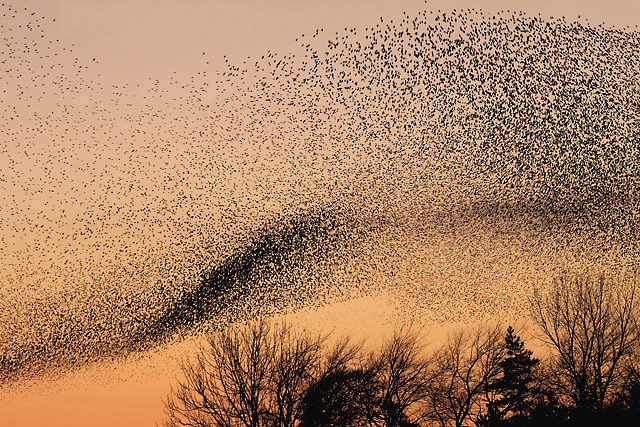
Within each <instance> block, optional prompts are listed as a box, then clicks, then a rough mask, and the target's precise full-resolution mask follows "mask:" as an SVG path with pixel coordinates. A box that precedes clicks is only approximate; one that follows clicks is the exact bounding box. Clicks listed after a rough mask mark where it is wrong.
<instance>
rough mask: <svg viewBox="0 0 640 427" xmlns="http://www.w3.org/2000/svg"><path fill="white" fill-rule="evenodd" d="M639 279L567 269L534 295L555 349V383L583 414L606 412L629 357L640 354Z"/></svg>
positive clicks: (540, 323) (544, 330)
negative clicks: (577, 273)
mask: <svg viewBox="0 0 640 427" xmlns="http://www.w3.org/2000/svg"><path fill="white" fill-rule="evenodd" d="M637 282H638V279H637V276H633V277H631V278H630V279H629V280H624V279H623V278H608V277H605V276H604V275H601V276H600V277H598V278H597V279H594V278H592V277H591V276H588V275H582V276H576V277H574V278H569V277H567V276H566V275H565V276H561V277H560V278H559V279H558V280H556V281H555V283H554V286H553V287H552V288H551V290H550V291H549V292H548V293H547V294H540V293H536V294H535V296H534V299H533V301H532V312H533V313H532V314H533V319H534V321H535V323H536V324H537V325H538V327H539V329H540V331H541V333H542V336H543V339H544V341H545V342H546V343H547V344H548V345H549V346H550V347H551V349H552V350H553V351H554V352H555V357H554V358H553V359H552V362H553V366H552V370H553V371H554V375H553V378H552V379H553V380H554V381H553V383H552V385H553V386H554V388H555V390H556V392H557V393H558V395H559V396H561V397H562V398H564V400H565V401H566V403H567V404H568V405H569V406H571V407H573V408H574V409H575V411H576V416H577V418H578V419H580V420H587V417H593V416H598V415H602V414H603V412H604V409H605V407H606V406H607V405H608V404H610V403H611V402H612V400H613V398H614V396H615V394H616V392H617V390H619V389H620V387H622V386H623V382H624V380H625V369H624V362H625V360H627V359H630V358H633V357H636V356H637V351H638V349H639V346H640V334H639V331H638V325H637V323H636V322H637V314H638V298H637V295H636V293H637Z"/></svg>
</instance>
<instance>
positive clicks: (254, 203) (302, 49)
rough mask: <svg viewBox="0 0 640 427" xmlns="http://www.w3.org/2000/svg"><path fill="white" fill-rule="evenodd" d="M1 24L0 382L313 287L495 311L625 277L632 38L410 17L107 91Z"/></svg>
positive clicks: (454, 311) (634, 198)
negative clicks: (590, 272) (573, 273)
mask: <svg viewBox="0 0 640 427" xmlns="http://www.w3.org/2000/svg"><path fill="white" fill-rule="evenodd" d="M0 14H1V17H0V37H1V38H2V40H1V42H0V94H1V95H0V135H1V136H0V248H2V250H1V251H0V337H1V339H0V383H2V382H12V381H14V380H16V379H19V378H23V377H25V376H31V375H43V374H46V373H49V372H55V371H59V370H63V371H64V370H66V369H70V368H73V367H77V366H82V365H84V364H87V363H95V362H100V361H105V360H107V361H108V360H112V359H113V358H116V357H126V356H128V355H130V354H132V353H136V352H139V351H145V350H150V349H153V348H154V347H156V346H158V345H162V344H166V343H170V342H172V341H173V340H176V339H180V338H181V337H184V336H186V335H189V334H193V333H196V332H198V331H202V330H207V329H210V328H215V327H218V326H220V325H224V324H226V323H228V322H232V321H236V320H238V319H243V318H248V317H251V316H255V315H258V314H269V313H275V312H278V311H281V310H284V309H290V308H292V307H294V308H295V307H301V306H308V305H318V304H323V303H327V302H328V301H331V298H334V297H335V298H341V297H344V298H347V297H349V296H353V295H361V294H368V293H376V292H388V293H390V294H391V295H394V296H395V298H396V299H397V300H398V301H399V304H398V309H397V310H398V313H399V314H398V315H400V316H404V315H411V313H413V314H415V313H420V316H422V319H423V320H425V319H426V320H428V321H451V320H465V319H479V318H482V317H483V316H485V317H486V316H495V315H497V314H498V313H507V315H512V316H519V315H523V313H524V310H526V307H525V306H526V296H527V295H528V294H529V292H530V290H531V286H532V285H535V284H540V283H546V282H547V281H548V280H549V279H550V278H552V277H553V275H554V274H557V273H558V272H559V271H562V270H563V269H570V268H587V267H589V266H603V265H604V266H606V267H607V268H609V269H612V270H616V269H628V268H635V267H637V265H638V264H637V263H638V255H639V254H640V252H639V251H638V248H639V247H638V243H639V237H640V234H639V230H638V225H639V223H638V220H639V219H640V212H639V208H638V206H640V191H639V190H640V160H638V159H640V33H638V31H631V30H629V29H625V30H620V29H615V28H606V27H603V26H598V27H595V26H591V25H589V24H585V23H580V22H567V21H566V20H565V19H564V18H551V19H542V18H541V17H531V16H527V15H525V14H523V13H516V12H510V11H506V12H501V13H499V14H496V15H488V14H485V13H484V12H483V11H481V10H474V9H467V10H454V11H452V12H446V13H445V12H441V11H431V10H426V11H424V12H422V13H420V14H418V15H417V16H413V17H412V16H407V15H404V16H403V19H401V20H400V21H399V22H393V21H388V22H387V21H385V20H384V19H380V22H377V23H373V24H372V25H371V27H369V28H364V29H356V28H345V29H344V30H343V31H340V32H336V33H335V34H334V35H328V34H325V32H324V31H323V30H317V31H315V32H313V33H311V34H307V35H303V36H301V37H300V38H299V39H297V40H296V42H297V44H296V45H295V46H293V47H292V48H291V49H292V52H293V53H287V54H283V53H281V52H279V51H269V52H266V53H265V54H264V55H261V56H260V57H258V58H254V59H250V60H247V61H245V62H244V63H243V64H232V63H230V62H228V61H227V62H226V68H224V69H221V70H212V69H208V68H207V67H204V66H203V68H205V69H203V70H200V71H197V70H196V71H194V74H193V76H192V77H189V78H186V79H185V78H181V77H178V76H177V75H170V74H169V75H168V77H167V78H166V79H165V80H153V79H149V80H148V81H145V82H134V83H131V84H127V85H113V84H109V83H108V82H105V81H104V79H103V78H102V77H101V76H100V75H99V73H98V72H99V69H100V64H99V62H98V61H97V60H96V59H95V58H80V57H77V56H76V54H75V53H74V51H73V46H64V45H63V43H61V42H60V41H58V40H55V39H52V38H50V37H49V36H48V34H47V31H46V29H47V27H48V26H49V25H54V24H52V21H54V20H53V19H51V18H46V17H42V16H40V15H39V14H38V13H37V12H36V13H33V12H32V11H29V10H27V9H24V8H18V7H15V6H12V5H10V4H8V3H2V4H1V6H0ZM203 65H204V64H203Z"/></svg>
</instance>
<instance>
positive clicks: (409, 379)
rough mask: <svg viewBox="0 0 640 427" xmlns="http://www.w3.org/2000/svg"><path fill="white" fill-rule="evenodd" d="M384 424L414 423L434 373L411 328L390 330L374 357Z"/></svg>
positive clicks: (434, 375) (387, 425)
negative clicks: (390, 335)
mask: <svg viewBox="0 0 640 427" xmlns="http://www.w3.org/2000/svg"><path fill="white" fill-rule="evenodd" d="M375 365H376V371H377V378H378V384H379V387H380V396H379V399H380V415H381V418H382V420H381V421H382V422H381V423H378V425H382V426H384V427H398V426H408V425H415V423H417V422H420V421H421V419H422V415H423V414H421V411H420V409H421V407H423V406H424V402H425V400H426V399H427V397H428V395H429V391H430V387H431V384H432V382H433V381H434V379H435V377H436V371H435V369H434V364H433V359H432V358H430V357H428V356H426V352H425V349H424V344H423V343H421V342H420V339H419V337H418V334H417V333H416V332H415V331H413V330H411V329H400V330H398V331H396V332H394V334H393V336H392V337H391V339H389V340H388V341H387V342H385V344H384V345H383V346H382V348H381V350H380V352H379V354H378V355H377V357H376V360H375Z"/></svg>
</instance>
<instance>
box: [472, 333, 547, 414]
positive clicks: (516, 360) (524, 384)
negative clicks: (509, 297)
mask: <svg viewBox="0 0 640 427" xmlns="http://www.w3.org/2000/svg"><path fill="white" fill-rule="evenodd" d="M504 348H505V350H506V354H505V357H504V359H503V360H502V361H501V362H500V363H499V366H500V369H501V375H500V376H498V377H497V378H495V379H494V380H493V381H491V382H490V383H489V384H488V385H487V394H488V396H489V397H488V399H487V400H488V405H487V414H485V416H484V422H483V423H482V424H484V425H487V426H498V425H522V424H523V423H524V422H525V420H526V419H527V418H528V417H529V416H530V414H531V412H532V410H533V409H534V407H535V405H536V404H537V403H538V402H537V399H536V398H538V397H540V391H539V390H538V389H537V388H534V387H532V385H533V384H534V383H535V378H534V370H535V368H536V366H537V365H538V364H539V363H540V361H539V360H538V359H536V358H534V357H532V355H533V352H532V351H531V350H528V349H526V348H525V346H524V341H522V340H521V339H520V337H519V336H518V335H516V334H515V331H514V329H513V328H512V327H511V326H509V327H508V328H507V333H506V336H505V338H504Z"/></svg>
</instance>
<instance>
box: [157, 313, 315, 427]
mask: <svg viewBox="0 0 640 427" xmlns="http://www.w3.org/2000/svg"><path fill="white" fill-rule="evenodd" d="M323 347H324V338H323V337H320V336H317V337H312V336H310V335H308V334H304V333H300V334H294V333H293V332H292V330H291V328H290V327H289V326H287V325H284V324H282V325H278V326H276V327H271V326H270V325H269V324H268V323H267V322H266V321H259V322H256V323H253V324H250V325H248V326H244V327H233V328H228V329H225V330H223V331H221V332H219V333H217V334H214V335H213V336H211V337H210V339H209V340H208V345H207V346H206V347H204V348H202V349H201V351H200V352H199V353H198V354H197V356H196V358H195V360H191V361H187V362H185V363H184V364H183V366H182V371H183V374H184V379H183V380H182V381H181V382H179V383H178V386H177V389H176V390H172V391H171V393H170V394H169V397H168V399H167V401H166V402H165V407H166V412H167V419H166V421H165V424H166V425H167V426H171V427H173V426H220V427H225V426H228V427H235V426H243V427H261V426H280V427H290V426H293V425H295V422H296V420H297V418H298V412H299V410H300V402H301V400H302V396H303V393H304V391H305V390H306V389H307V388H308V384H309V383H310V381H311V379H312V378H314V377H315V375H316V370H317V369H318V367H319V365H320V357H321V356H322V351H321V350H322V349H323Z"/></svg>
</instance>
